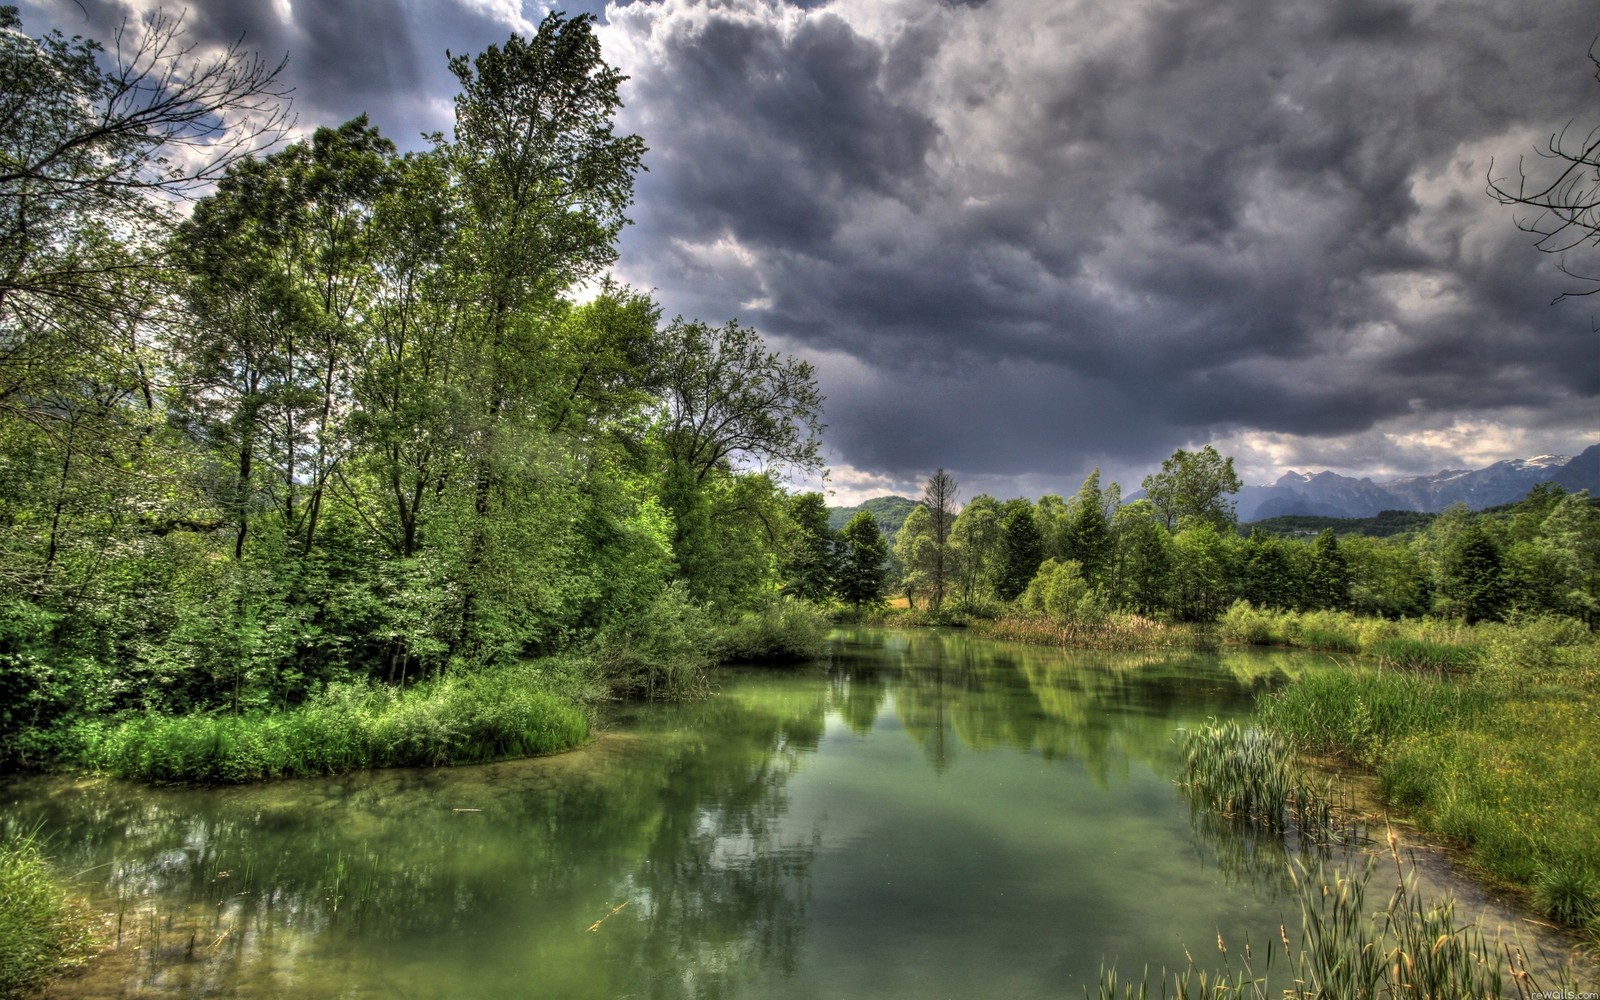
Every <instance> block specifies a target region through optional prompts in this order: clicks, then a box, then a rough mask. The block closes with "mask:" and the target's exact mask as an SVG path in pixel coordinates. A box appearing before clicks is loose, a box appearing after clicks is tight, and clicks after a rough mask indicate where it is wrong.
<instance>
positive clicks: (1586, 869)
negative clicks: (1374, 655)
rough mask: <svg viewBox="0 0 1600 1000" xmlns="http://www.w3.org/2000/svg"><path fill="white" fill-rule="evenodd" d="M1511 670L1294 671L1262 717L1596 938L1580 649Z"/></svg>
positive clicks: (1599, 897) (1595, 782) (1590, 701)
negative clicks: (1373, 783)
mask: <svg viewBox="0 0 1600 1000" xmlns="http://www.w3.org/2000/svg"><path fill="white" fill-rule="evenodd" d="M1560 652H1562V653H1563V655H1562V657H1561V659H1562V660H1563V661H1565V669H1561V668H1556V669H1554V670H1549V671H1546V672H1545V673H1544V674H1543V675H1542V676H1541V677H1540V678H1539V679H1537V680H1534V679H1532V678H1526V677H1518V676H1516V675H1515V674H1514V673H1511V672H1510V671H1508V670H1507V669H1506V665H1505V664H1503V663H1501V662H1500V661H1498V660H1495V659H1493V658H1492V654H1491V659H1490V660H1489V661H1488V662H1487V663H1486V664H1485V667H1484V669H1483V670H1481V671H1480V672H1479V673H1476V674H1474V675H1472V676H1470V677H1468V678H1466V679H1461V680H1450V679H1445V678H1441V677H1438V676H1419V675H1414V674H1405V673H1398V672H1395V671H1379V670H1361V671H1353V672H1349V673H1342V672H1341V673H1327V674H1321V675H1312V676H1307V677H1305V678H1302V679H1301V680H1300V681H1299V682H1297V683H1296V684H1293V685H1291V686H1290V687H1288V688H1286V689H1285V690H1283V691H1281V692H1277V693H1275V694H1273V695H1271V696H1269V697H1268V698H1266V699H1265V700H1264V701H1263V702H1262V706H1261V719H1262V722H1263V724H1265V725H1266V726H1268V727H1270V728H1271V729H1272V730H1273V731H1275V732H1277V733H1281V734H1283V735H1284V736H1285V737H1286V738H1288V739H1289V740H1290V741H1291V743H1292V744H1293V745H1294V746H1296V747H1297V748H1298V749H1300V750H1302V751H1303V752H1307V753H1314V754H1321V755H1327V756H1332V757H1336V758H1339V759H1342V760H1346V761H1349V762H1351V763H1355V764H1358V765H1360V766H1362V767H1365V768H1368V769H1370V770H1371V771H1373V772H1374V773H1375V774H1376V775H1377V776H1378V780H1379V787H1380V789H1381V791H1382V793H1383V795H1384V796H1385V798H1386V800H1387V801H1388V802H1389V803H1390V804H1391V805H1393V806H1395V807H1397V808H1399V809H1401V810H1402V811H1404V812H1405V813H1406V814H1407V815H1409V816H1411V817H1414V818H1415V820H1416V821H1417V822H1418V823H1419V824H1420V825H1421V826H1422V827H1423V828H1425V829H1428V830H1431V831H1434V832H1436V833H1439V834H1442V835H1444V836H1446V837H1449V838H1451V839H1453V840H1455V841H1457V842H1459V843H1460V844H1462V845H1463V846H1464V847H1465V848H1466V849H1467V851H1468V854H1469V857H1470V858H1471V859H1472V861H1473V862H1474V863H1475V864H1477V865H1478V866H1479V867H1481V868H1482V869H1483V870H1484V871H1485V872H1487V873H1489V874H1491V875H1493V876H1495V877H1497V878H1500V879H1503V880H1505V881H1508V882H1512V883H1515V884H1518V885H1522V886H1526V887H1528V889H1529V890H1530V892H1531V895H1532V900H1533V903H1534V905H1535V906H1536V908H1537V909H1539V910H1540V911H1541V912H1543V913H1544V914H1545V915H1546V916H1548V917H1550V918H1551V919H1553V920H1556V921H1559V922H1560V923H1563V924H1567V925H1570V926H1579V927H1582V926H1587V927H1588V928H1589V929H1590V930H1591V931H1593V932H1594V933H1597V934H1600V919H1597V918H1600V726H1597V725H1596V722H1595V720H1596V719H1597V718H1600V685H1597V684H1596V680H1595V678H1596V675H1597V673H1600V671H1597V669H1596V662H1595V661H1596V659H1597V656H1596V651H1595V648H1594V647H1593V646H1592V645H1591V646H1587V647H1584V648H1582V649H1578V650H1563V651H1560Z"/></svg>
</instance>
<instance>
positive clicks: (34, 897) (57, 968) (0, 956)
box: [0, 836, 93, 997]
mask: <svg viewBox="0 0 1600 1000" xmlns="http://www.w3.org/2000/svg"><path fill="white" fill-rule="evenodd" d="M91 927H92V920H91V918H90V916H89V914H88V912H87V911H86V910H85V909H84V907H83V906H81V905H79V904H77V903H75V902H74V901H73V900H72V899H70V898H69V897H68V895H67V894H66V893H65V892H64V891H63V890H62V889H61V887H60V886H59V884H58V883H57V879H56V873H55V871H54V870H53V869H52V867H51V865H50V863H49V862H48V861H47V860H46V859H45V857H44V855H43V853H42V852H41V851H40V849H39V844H38V842H37V841H36V840H35V839H34V838H33V837H31V836H25V837H20V838H13V839H8V840H4V841H0V997H11V996H23V995H25V994H27V993H28V992H29V991H31V990H33V989H34V988H35V987H37V986H39V985H40V984H42V983H44V982H45V981H46V980H48V979H49V978H51V977H52V976H55V975H57V974H59V973H60V972H62V971H63V970H65V969H67V968H70V967H72V966H74V965H76V964H79V963H81V962H82V961H83V960H84V958H85V957H86V956H87V955H88V953H89V950H90V948H91V947H92V944H93V942H92V938H91V935H90V929H91Z"/></svg>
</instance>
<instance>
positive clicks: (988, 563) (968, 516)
mask: <svg viewBox="0 0 1600 1000" xmlns="http://www.w3.org/2000/svg"><path fill="white" fill-rule="evenodd" d="M1000 538H1001V535H1000V504H999V503H998V502H997V501H996V500H995V498H994V497H992V496H989V495H988V494H986V493H980V494H979V495H977V496H975V497H973V498H972V499H971V500H970V501H968V502H967V504H966V506H964V507H962V508H961V513H959V514H957V515H956V520H955V523H954V524H952V525H951V526H950V551H951V554H952V556H954V558H955V565H956V580H957V585H958V586H959V587H960V589H961V600H962V603H964V604H968V605H971V604H972V603H973V602H974V601H975V600H977V599H978V597H979V596H981V595H983V594H987V593H988V592H989V591H990V589H991V588H992V587H993V581H994V574H995V569H996V562H997V560H998V557H999V553H1000Z"/></svg>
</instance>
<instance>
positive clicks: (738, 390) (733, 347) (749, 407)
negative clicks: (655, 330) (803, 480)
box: [656, 317, 823, 482]
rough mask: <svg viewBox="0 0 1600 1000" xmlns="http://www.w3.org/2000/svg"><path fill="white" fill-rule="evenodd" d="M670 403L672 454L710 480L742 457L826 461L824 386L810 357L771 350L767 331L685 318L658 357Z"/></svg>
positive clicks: (665, 434) (662, 431)
mask: <svg viewBox="0 0 1600 1000" xmlns="http://www.w3.org/2000/svg"><path fill="white" fill-rule="evenodd" d="M656 360H657V364H658V367H659V374H660V380H661V385H662V388H663V390H664V393H665V402H664V405H663V408H662V412H661V415H660V420H659V435H660V438H661V440H662V443H663V445H664V447H665V449H666V454H667V458H668V460H669V461H670V462H671V463H672V464H673V465H676V466H680V467H682V468H684V469H685V470H687V471H688V473H689V475H690V476H691V477H692V478H693V479H694V480H695V481H696V482H700V481H703V480H704V479H705V478H706V477H707V476H709V475H711V473H712V472H714V471H716V470H717V469H719V468H729V467H733V466H735V465H738V464H742V463H752V464H755V465H758V466H790V467H793V468H795V469H798V470H802V471H815V470H816V469H818V468H821V464H822V460H821V457H820V453H819V452H818V447H819V444H820V438H819V435H820V434H821V432H822V428H823V425H822V399H823V397H822V393H821V392H820V391H818V389H817V380H816V371H815V370H814V369H813V368H812V367H811V365H809V364H807V363H806V362H804V361H799V360H796V359H795V358H792V357H780V356H779V355H778V353H777V352H776V351H768V350H767V348H766V344H765V343H763V342H762V340H761V336H760V335H759V334H758V333H756V331H755V330H752V329H751V328H749V327H746V326H740V325H739V324H738V323H732V322H730V323H728V324H726V325H725V326H722V327H718V328H712V327H710V326H707V325H706V324H705V323H702V322H700V321H698V320H696V321H694V322H686V321H685V320H684V319H683V318H682V317H679V318H678V319H675V320H673V321H672V323H671V324H670V325H669V326H668V327H667V330H666V332H665V334H664V336H663V338H662V342H661V345H660V348H659V355H658V357H657V359H656Z"/></svg>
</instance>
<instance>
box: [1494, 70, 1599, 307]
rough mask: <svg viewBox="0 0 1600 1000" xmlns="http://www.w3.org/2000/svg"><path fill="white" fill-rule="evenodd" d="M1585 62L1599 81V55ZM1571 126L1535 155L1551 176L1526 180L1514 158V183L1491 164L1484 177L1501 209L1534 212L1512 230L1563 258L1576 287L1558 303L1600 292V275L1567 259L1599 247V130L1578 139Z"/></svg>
mask: <svg viewBox="0 0 1600 1000" xmlns="http://www.w3.org/2000/svg"><path fill="white" fill-rule="evenodd" d="M1589 61H1590V62H1592V63H1594V65H1595V78H1596V79H1597V80H1600V55H1597V54H1596V53H1595V49H1594V47H1593V46H1591V47H1590V49H1589ZM1570 127H1571V126H1570V125H1569V126H1568V127H1567V128H1563V129H1562V130H1561V131H1559V132H1556V133H1554V134H1552V135H1551V136H1550V138H1549V140H1548V141H1547V142H1546V143H1545V148H1543V149H1540V150H1537V152H1538V155H1539V156H1540V157H1541V158H1543V159H1546V160H1549V161H1551V163H1552V164H1553V166H1554V167H1555V170H1554V173H1553V174H1547V175H1546V176H1545V177H1544V178H1542V179H1539V180H1534V179H1532V178H1530V177H1529V176H1528V172H1527V169H1526V168H1527V164H1526V161H1525V160H1524V159H1523V158H1521V157H1518V159H1517V177H1516V180H1514V181H1512V180H1504V179H1501V178H1498V177H1496V176H1495V168H1494V161H1493V160H1491V161H1490V162H1489V175H1488V177H1489V196H1490V197H1491V198H1493V199H1495V200H1496V201H1498V202H1499V203H1500V204H1502V205H1513V206H1517V207H1521V208H1531V209H1534V210H1535V214H1534V215H1533V216H1531V217H1524V218H1518V219H1517V220H1516V224H1517V228H1518V229H1521V230H1522V231H1523V232H1526V233H1531V234H1533V235H1534V236H1536V237H1537V239H1536V240H1534V244H1533V245H1534V246H1535V247H1537V248H1538V249H1539V250H1541V251H1543V252H1544V253H1549V254H1555V255H1557V256H1558V257H1560V258H1562V259H1561V260H1560V261H1559V262H1558V263H1557V264H1556V268H1557V269H1558V270H1560V271H1561V273H1562V274H1565V275H1567V276H1568V277H1571V278H1573V279H1576V280H1577V282H1578V283H1579V288H1578V290H1574V291H1568V292H1562V293H1561V294H1560V295H1557V296H1556V298H1555V301H1557V302H1560V301H1561V300H1562V299H1564V298H1566V297H1568V296H1581V295H1594V294H1595V293H1597V292H1600V273H1594V272H1589V271H1588V270H1587V269H1584V270H1575V269H1574V268H1573V267H1572V266H1571V265H1569V264H1568V263H1567V260H1566V255H1567V254H1568V253H1569V252H1571V251H1575V250H1579V249H1581V248H1583V247H1590V248H1596V247H1600V126H1596V127H1594V128H1592V129H1590V130H1589V131H1588V132H1587V133H1586V134H1585V135H1584V136H1583V138H1581V139H1578V138H1576V137H1575V133H1572V132H1570V131H1569V129H1570ZM1584 286H1588V287H1584Z"/></svg>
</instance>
